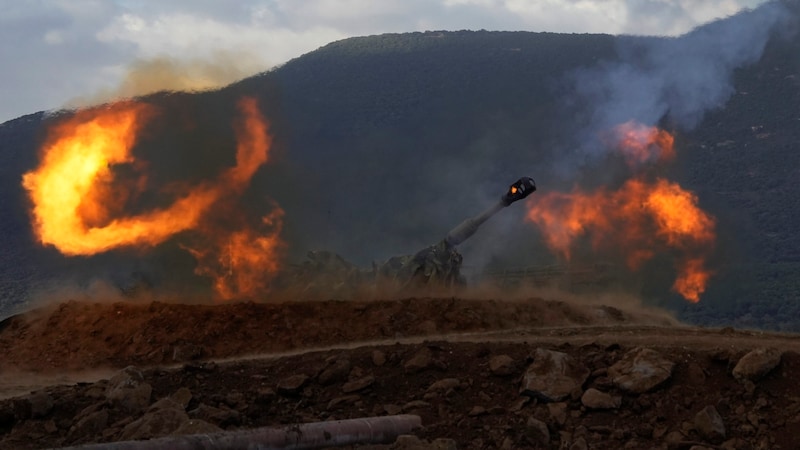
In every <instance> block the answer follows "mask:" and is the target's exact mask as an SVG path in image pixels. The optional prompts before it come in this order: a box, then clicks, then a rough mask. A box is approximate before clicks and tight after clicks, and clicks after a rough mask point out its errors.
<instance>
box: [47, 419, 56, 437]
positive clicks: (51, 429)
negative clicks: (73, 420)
mask: <svg viewBox="0 0 800 450" xmlns="http://www.w3.org/2000/svg"><path fill="white" fill-rule="evenodd" d="M44 431H45V432H46V433H47V434H55V433H56V432H57V431H58V426H57V425H56V422H55V421H54V420H52V419H51V420H48V421H46V422H45V423H44Z"/></svg>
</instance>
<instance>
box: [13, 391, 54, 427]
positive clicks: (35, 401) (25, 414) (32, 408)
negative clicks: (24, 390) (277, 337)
mask: <svg viewBox="0 0 800 450" xmlns="http://www.w3.org/2000/svg"><path fill="white" fill-rule="evenodd" d="M13 405H14V412H15V414H16V416H17V418H18V419H20V420H24V419H31V418H33V419H41V418H43V417H45V416H47V415H48V414H50V412H51V411H52V410H53V398H52V397H50V395H48V394H47V393H46V392H43V391H39V392H34V393H32V394H29V395H26V396H24V397H21V398H15V399H14V400H13Z"/></svg>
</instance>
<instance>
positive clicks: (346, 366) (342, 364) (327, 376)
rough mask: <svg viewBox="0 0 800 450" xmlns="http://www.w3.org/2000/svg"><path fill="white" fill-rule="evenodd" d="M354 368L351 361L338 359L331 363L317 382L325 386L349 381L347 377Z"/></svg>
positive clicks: (321, 373)
mask: <svg viewBox="0 0 800 450" xmlns="http://www.w3.org/2000/svg"><path fill="white" fill-rule="evenodd" d="M352 368H353V365H352V364H351V363H350V360H349V359H344V358H340V359H336V360H334V361H331V362H330V363H329V364H328V366H327V367H325V369H323V370H322V372H320V374H319V376H318V377H317V381H318V382H319V384H321V385H323V386H327V385H329V384H333V383H336V382H339V381H344V380H346V379H347V375H348V374H349V373H350V370H352Z"/></svg>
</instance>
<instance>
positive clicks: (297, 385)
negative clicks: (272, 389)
mask: <svg viewBox="0 0 800 450" xmlns="http://www.w3.org/2000/svg"><path fill="white" fill-rule="evenodd" d="M306 383H308V376H307V375H303V374H299V375H292V376H290V377H287V378H284V379H283V380H281V381H279V382H278V386H277V391H278V393H279V394H283V395H297V394H298V393H300V390H301V389H303V386H305V385H306Z"/></svg>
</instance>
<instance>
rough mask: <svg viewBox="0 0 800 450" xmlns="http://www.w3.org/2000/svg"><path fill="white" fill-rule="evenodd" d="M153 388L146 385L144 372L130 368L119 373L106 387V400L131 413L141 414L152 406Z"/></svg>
mask: <svg viewBox="0 0 800 450" xmlns="http://www.w3.org/2000/svg"><path fill="white" fill-rule="evenodd" d="M152 392H153V388H152V387H151V386H150V385H149V384H147V383H145V381H144V375H142V372H141V371H140V370H139V369H137V368H136V367H133V366H128V367H126V368H124V369H122V370H121V371H119V372H117V373H116V374H115V375H114V376H113V377H111V379H110V380H109V382H108V387H106V400H107V401H108V402H109V403H110V404H111V405H113V406H118V407H121V408H122V409H124V410H125V411H127V412H129V413H140V412H142V411H144V410H145V409H146V408H147V406H148V405H150V395H151V394H152Z"/></svg>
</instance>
